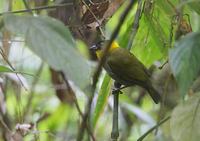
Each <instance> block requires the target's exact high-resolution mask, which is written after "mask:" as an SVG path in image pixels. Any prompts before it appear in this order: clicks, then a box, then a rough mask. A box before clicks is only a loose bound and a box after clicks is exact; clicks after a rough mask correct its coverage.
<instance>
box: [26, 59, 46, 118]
mask: <svg viewBox="0 0 200 141" xmlns="http://www.w3.org/2000/svg"><path fill="white" fill-rule="evenodd" d="M43 67H44V63H43V62H42V63H41V65H40V67H39V69H38V71H37V72H36V74H35V75H36V77H35V78H34V80H33V82H32V85H31V88H30V93H29V97H28V100H27V104H26V106H25V108H26V109H25V110H24V113H23V118H25V117H26V114H27V113H28V112H29V110H30V107H31V103H32V100H33V96H34V90H35V86H36V84H37V83H38V81H39V76H40V75H41V73H42V70H43Z"/></svg>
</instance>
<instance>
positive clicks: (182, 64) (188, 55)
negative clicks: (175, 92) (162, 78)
mask: <svg viewBox="0 0 200 141" xmlns="http://www.w3.org/2000/svg"><path fill="white" fill-rule="evenodd" d="M199 52H200V33H199V32H197V33H191V34H188V35H186V36H185V37H184V38H182V39H181V40H179V41H178V42H177V43H176V44H175V47H174V48H173V49H171V50H170V51H169V64H170V66H171V69H172V72H173V74H174V76H175V78H176V80H177V82H178V86H179V91H180V93H181V95H182V96H185V94H186V92H187V90H188V89H189V87H190V86H191V84H192V82H193V81H194V79H195V78H196V77H197V76H198V73H199V71H200V64H199V62H200V55H199Z"/></svg>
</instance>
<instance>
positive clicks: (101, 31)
mask: <svg viewBox="0 0 200 141" xmlns="http://www.w3.org/2000/svg"><path fill="white" fill-rule="evenodd" d="M81 1H82V3H83V4H84V5H85V6H86V8H87V9H88V10H89V11H90V13H91V14H92V16H93V17H94V19H95V20H96V22H97V23H98V25H99V31H100V33H101V34H102V36H103V37H105V34H104V33H103V30H102V29H101V23H100V22H99V20H98V18H97V17H96V16H95V14H94V13H93V12H92V10H91V9H90V7H89V6H88V5H87V3H86V2H85V1H84V0H81Z"/></svg>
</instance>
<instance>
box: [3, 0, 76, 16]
mask: <svg viewBox="0 0 200 141" xmlns="http://www.w3.org/2000/svg"><path fill="white" fill-rule="evenodd" d="M72 5H73V3H71V2H70V3H64V4H57V5H52V6H38V7H35V8H30V9H29V10H28V9H23V10H17V11H8V12H2V13H0V16H2V15H4V14H11V13H12V14H17V13H27V12H30V10H31V11H37V10H44V9H46V10H48V9H54V8H59V7H65V6H72Z"/></svg>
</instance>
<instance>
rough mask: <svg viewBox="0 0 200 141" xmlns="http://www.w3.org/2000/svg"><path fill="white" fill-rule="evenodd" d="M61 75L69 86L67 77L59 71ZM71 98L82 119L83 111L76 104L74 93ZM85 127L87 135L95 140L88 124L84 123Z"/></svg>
mask: <svg viewBox="0 0 200 141" xmlns="http://www.w3.org/2000/svg"><path fill="white" fill-rule="evenodd" d="M61 75H62V77H63V79H64V81H65V84H66V85H68V86H67V87H70V86H69V83H68V81H67V79H66V77H65V74H64V73H63V72H61ZM70 88H71V87H70ZM73 100H74V104H75V106H76V109H77V111H78V113H79V115H80V116H81V118H82V119H84V115H83V112H82V111H81V108H80V106H79V104H78V100H77V98H76V95H75V94H74V95H73ZM86 129H87V131H88V133H89V135H90V136H91V138H92V140H93V141H96V139H95V137H94V135H93V133H92V131H91V129H90V128H89V126H88V124H86Z"/></svg>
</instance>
